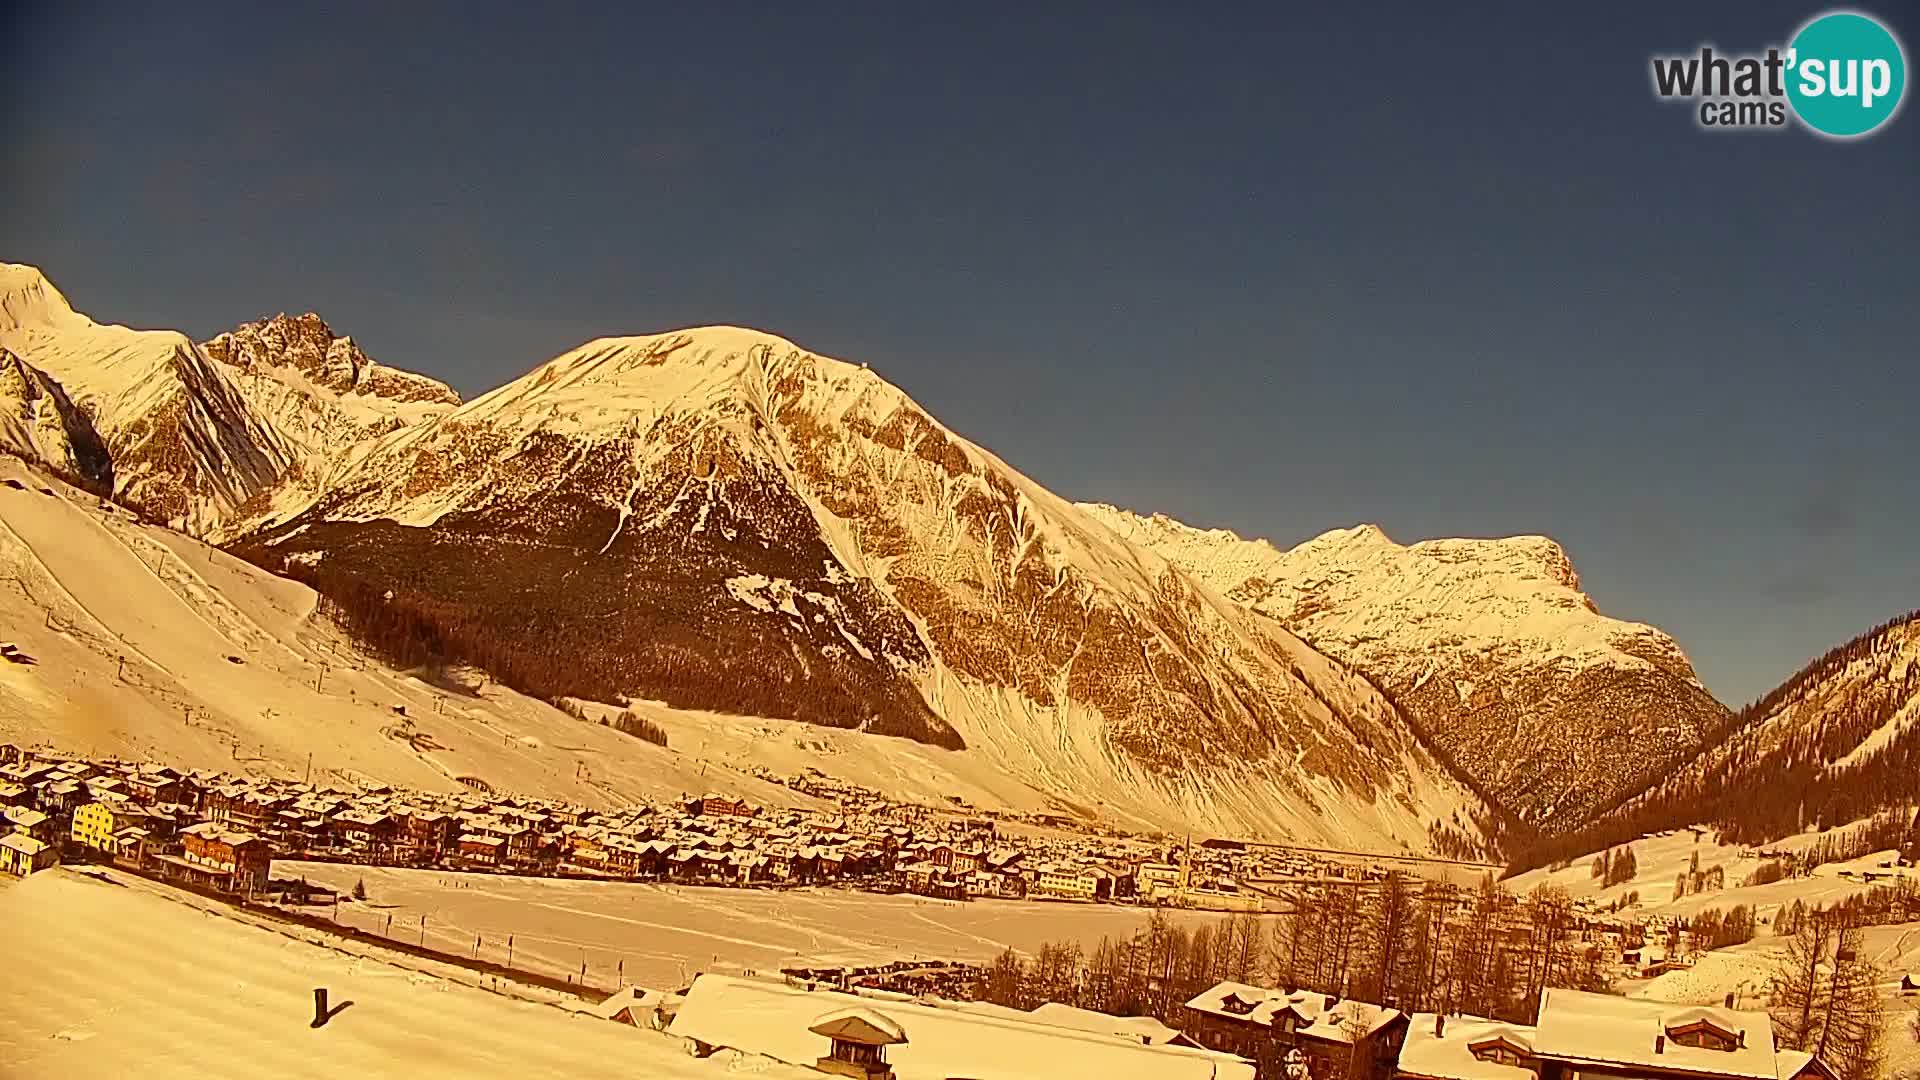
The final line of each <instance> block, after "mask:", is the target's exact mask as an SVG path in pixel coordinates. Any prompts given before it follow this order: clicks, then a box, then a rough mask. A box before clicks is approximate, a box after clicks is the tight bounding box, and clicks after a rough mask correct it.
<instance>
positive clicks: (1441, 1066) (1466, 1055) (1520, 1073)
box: [1399, 1013, 1534, 1080]
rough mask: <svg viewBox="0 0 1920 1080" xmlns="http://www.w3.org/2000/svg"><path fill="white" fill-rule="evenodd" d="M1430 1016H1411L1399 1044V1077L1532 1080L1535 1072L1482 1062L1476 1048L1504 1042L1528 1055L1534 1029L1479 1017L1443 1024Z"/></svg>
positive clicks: (1447, 1020)
mask: <svg viewBox="0 0 1920 1080" xmlns="http://www.w3.org/2000/svg"><path fill="white" fill-rule="evenodd" d="M1439 1019H1440V1018H1439V1017H1437V1016H1436V1015H1435V1014H1433V1013H1414V1014H1413V1015H1412V1017H1411V1019H1410V1021H1409V1023H1408V1025H1407V1038H1406V1041H1405V1042H1403V1043H1401V1044H1400V1065H1399V1075H1401V1076H1409V1077H1422V1078H1425V1080H1532V1078H1533V1076H1534V1073H1533V1071H1532V1070H1530V1069H1526V1068H1522V1067H1521V1066H1518V1065H1502V1064H1500V1063H1498V1062H1494V1061H1482V1060H1480V1059H1479V1058H1478V1057H1476V1056H1475V1054H1474V1048H1475V1047H1477V1046H1478V1047H1485V1046H1486V1045H1487V1044H1489V1043H1491V1042H1496V1041H1501V1042H1506V1043H1508V1044H1510V1045H1512V1046H1514V1047H1515V1048H1517V1049H1518V1050H1520V1051H1521V1052H1523V1053H1528V1052H1531V1050H1532V1047H1533V1038H1534V1029H1533V1028H1531V1027H1527V1026H1525V1025H1522V1024H1508V1023H1504V1022H1502V1021H1498V1020H1488V1019H1486V1018H1484V1017H1478V1016H1449V1017H1447V1018H1446V1022H1445V1024H1444V1025H1442V1024H1440V1023H1439Z"/></svg>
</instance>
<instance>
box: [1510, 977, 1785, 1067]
mask: <svg viewBox="0 0 1920 1080" xmlns="http://www.w3.org/2000/svg"><path fill="white" fill-rule="evenodd" d="M1702 1023H1711V1024H1712V1025H1713V1026H1714V1027H1716V1028H1718V1029H1720V1030H1722V1031H1727V1032H1730V1033H1732V1034H1733V1035H1734V1037H1735V1038H1736V1039H1739V1038H1741V1037H1742V1036H1743V1035H1744V1038H1745V1043H1744V1045H1741V1046H1738V1047H1736V1048H1734V1049H1732V1050H1715V1049H1707V1048H1702V1047H1696V1046H1683V1045H1681V1044H1680V1043H1677V1042H1675V1041H1674V1040H1673V1038H1672V1037H1671V1036H1670V1034H1669V1030H1670V1029H1674V1030H1679V1029H1686V1028H1689V1027H1691V1026H1693V1025H1698V1024H1702ZM1533 1048H1534V1052H1535V1053H1537V1054H1539V1055H1540V1056H1541V1057H1544V1058H1553V1059H1555V1060H1559V1061H1569V1062H1585V1063H1593V1064H1608V1065H1635V1066H1641V1067H1645V1068H1657V1069H1660V1070H1661V1071H1663V1072H1670V1073H1694V1074H1697V1075H1702V1076H1734V1077H1751V1078H1753V1080H1779V1074H1778V1072H1777V1071H1776V1068H1777V1066H1776V1064H1775V1062H1774V1056H1773V1021H1772V1020H1771V1019H1770V1018H1769V1017H1768V1016H1767V1014H1766V1013H1764V1012H1747V1011H1741V1010H1735V1009H1715V1008H1704V1007H1700V1006H1690V1007H1689V1006H1675V1005H1668V1004H1664V1003H1661V1002H1655V1001H1640V1000H1635V999H1631V998H1620V997H1613V996H1612V995H1609V994H1589V993H1584V992H1581V991H1578V990H1559V989H1548V990H1546V991H1545V992H1544V993H1542V994H1541V996H1540V1026H1539V1028H1538V1031H1537V1033H1536V1034H1535V1036H1534V1040H1533Z"/></svg>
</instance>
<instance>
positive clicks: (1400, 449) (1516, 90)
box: [0, 3, 1920, 703]
mask: <svg viewBox="0 0 1920 1080" xmlns="http://www.w3.org/2000/svg"><path fill="white" fill-rule="evenodd" d="M385 6H387V5H377V6H370V7H366V8H361V9H357V10H356V9H352V8H336V9H333V10H332V11H331V12H329V13H327V14H315V13H309V12H306V11H294V10H292V9H291V6H289V10H286V11H280V10H263V9H267V8H276V9H277V8H278V5H243V6H235V7H232V8H216V7H213V6H209V5H202V4H193V3H189V4H184V5H172V4H168V5H153V4H146V5H138V6H133V5H129V6H125V7H115V6H92V5H60V4H40V5H11V6H9V8H8V10H7V13H6V14H4V15H0V92H4V97H0V110H4V111H3V114H0V131H4V132H5V135H4V147H5V149H4V151H3V153H4V158H0V258H5V259H10V260H15V261H21V260H24V261H29V262H33V263H37V264H39V265H41V266H43V267H44V268H45V269H46V270H47V271H48V272H49V273H50V274H51V275H52V276H53V277H54V279H55V281H56V282H58V283H59V284H60V285H61V286H62V287H63V288H64V289H65V290H66V291H67V292H68V294H69V295H70V296H71V297H72V298H73V299H74V301H75V302H76V304H78V305H79V306H81V307H82V308H83V309H85V310H88V311H90V312H91V313H92V314H94V315H95V316H97V317H100V318H103V319H109V320H113V321H122V322H130V323H133V324H136V325H146V326H173V327H179V328H181V329H184V330H187V331H188V332H190V333H193V334H195V335H197V336H206V335H210V334H212V333H214V332H217V331H219V330H221V329H224V328H226V327H228V326H230V325H232V324H234V323H237V322H240V321H243V320H246V319H250V318H254V317H257V316H260V315H262V314H267V313H271V312H275V311H280V310H289V311H303V310H308V309H313V310H317V311H319V312H321V313H322V314H323V315H325V316H326V317H327V318H328V319H329V320H330V321H332V322H333V324H334V325H335V327H336V329H337V330H339V331H341V332H346V333H351V334H353V335H354V336H356V337H357V338H359V339H360V340H361V341H362V342H363V343H364V344H365V345H366V347H367V348H368V349H369V351H371V352H372V353H373V354H374V355H375V356H377V357H379V358H381V359H383V360H386V361H388V362H390V363H394V364H398V365H401V366H406V367H412V368H416V369H419V370H422V371H426V372H430V373H432V374H434V375H437V376H440V377H442V378H445V379H447V380H448V381H450V382H452V383H454V384H455V385H456V386H458V387H459V388H460V389H461V390H462V391H463V392H467V393H473V392H476V391H479V390H482V389H485V388H487V387H489V386H492V385H494V384H496V383H498V382H500V381H502V380H505V379H507V378H509V377H512V376H514V375H517V374H519V373H521V372H522V371H524V370H526V369H527V368H529V367H531V366H533V365H534V364H536V363H538V362H540V361H542V360H544V359H546V358H548V357H550V356H552V355H554V354H556V353H558V352H560V351H562V350H564V349H566V348H568V347H570V346H572V345H575V344H577V343H579V342H581V341H583V340H585V339H587V338H589V337H592V336H595V335H599V334H606V333H616V332H624V333H637V332H644V331H652V330H660V329H666V328H670V327H674V326H680V325H689V324H698V323H712V322H728V323H741V324H747V325H753V326H759V327H764V328H766V329H770V330H774V331H777V332H779V333H782V334H785V335H787V336H788V337H791V338H793V339H794V340H796V341H798V342H800V343H802V344H803V345H806V346H808V347H810V348H813V349H815V350H818V351H821V352H824V353H827V354H830V355H835V356H840V357H843V358H847V359H852V360H858V361H866V362H869V363H871V364H872V365H873V367H874V368H875V369H876V370H878V371H879V372H881V373H882V374H884V375H885V376H886V377H887V378H889V379H891V380H892V381H894V382H895V383H897V384H899V385H900V386H902V387H903V388H905V389H906V390H907V391H908V392H910V393H912V394H913V395H914V396H915V397H917V398H918V399H919V400H920V401H921V402H922V403H923V404H925V405H926V406H927V407H928V408H929V409H930V410H931V411H932V412H933V413H934V414H935V415H937V416H939V417H940V418H941V419H943V420H945V421H946V422H947V423H948V424H949V425H950V426H952V427H953V428H955V429H956V430H958V431H960V432H962V433H963V434H966V435H968V436H969V437H971V438H973V439H974V440H976V441H978V442H980V443H982V444H984V445H986V446H988V447H990V448H992V449H993V450H995V451H996V452H998V453H1000V454H1001V455H1002V456H1003V457H1005V458H1007V459H1008V460H1009V461H1011V462H1013V463H1014V464H1015V465H1016V466H1018V467H1019V468H1021V469H1023V470H1024V471H1026V472H1028V473H1029V474H1031V475H1032V476H1034V477H1035V478H1036V479H1038V480H1040V481H1041V482H1043V483H1045V484H1047V485H1049V486H1051V487H1053V488H1054V489H1056V490H1058V491H1060V492H1062V493H1063V494H1066V495H1068V496H1070V497H1074V498H1083V499H1104V500H1108V501H1112V502H1117V503H1120V504H1123V505H1126V506H1130V507H1133V508H1136V509H1142V510H1161V511H1165V512H1167V513H1170V514H1173V515H1175V516H1176V517H1180V518H1183V519H1185V520H1187V521H1190V522H1193V523H1196V524H1201V525H1226V526H1230V527H1232V528H1234V529H1236V530H1239V531H1240V532H1242V533H1245V534H1250V535H1260V536H1266V537H1270V538H1272V539H1274V540H1275V541H1276V542H1278V543H1281V544H1291V543H1294V542H1298V541H1300V540H1303V539H1305V538H1307V537H1310V536H1312V535H1314V534H1316V533H1318V532H1321V531H1323V530H1325V529H1328V528H1332V527H1335V526H1343V525H1348V524H1352V523H1355V522H1360V521H1372V522H1377V523H1379V524H1380V525H1381V526H1382V527H1384V528H1385V529H1386V530H1387V532H1388V533H1389V534H1390V535H1392V536H1393V537H1395V538H1396V539H1399V540H1402V541H1410V540H1415V539H1419V538H1423V537H1430V536H1450V535H1499V534H1509V533H1521V532H1544V533H1547V534H1550V535H1552V536H1554V537H1556V538H1557V539H1559V540H1560V541H1561V542H1562V543H1563V544H1565V545H1566V547H1567V548H1568V550H1569V551H1570V552H1571V553H1572V555H1573V557H1574V560H1575V563H1576V565H1577V566H1578V568H1579V570H1580V572H1581V573H1582V575H1583V577H1584V578H1585V582H1586V585H1587V587H1588V589H1589V591H1590V592H1591V593H1592V594H1593V595H1594V597H1595V599H1596V601H1597V602H1598V603H1599V605H1600V606H1601V608H1602V609H1603V610H1605V611H1607V612H1609V613H1612V614H1617V615H1620V616H1623V617H1628V618H1634V619H1642V620H1646V621H1649V622H1653V623H1655V624H1658V625H1660V626H1662V627H1664V628H1666V629H1667V630H1669V631H1671V632H1672V633H1674V634H1675V635H1676V636H1677V637H1678V638H1679V639H1680V641H1681V643H1682V644H1683V645H1684V646H1685V647H1686V648H1687V650H1688V651H1689V653H1690V654H1691V655H1692V656H1693V658H1694V660H1695V661H1696V664H1697V666H1698V667H1699V669H1700V672H1701V674H1702V677H1703V678H1704V679H1705V680H1706V682H1707V684H1708V686H1709V687H1710V688H1711V689H1713V690H1714V691H1715V692H1716V693H1718V694H1719V695H1720V696H1721V697H1722V698H1724V699H1726V700H1728V701H1730V702H1733V703H1738V702H1740V701H1743V700H1745V699H1748V698H1751V697H1753V696H1755V695H1757V694H1759V693H1760V692H1762V691H1763V690H1765V689H1766V688H1767V687H1769V686H1771V685H1772V684H1773V683H1774V682H1776V681H1778V680H1779V679H1780V678H1782V677H1784V676H1786V675H1787V674H1789V673H1790V672H1792V671H1793V670H1794V669H1796V668H1797V667H1798V666H1799V665H1800V664H1801V663H1803V662H1804V661H1806V660H1807V659H1809V658H1810V657H1811V656H1813V655H1814V654H1816V653H1818V652H1820V651H1822V650H1824V649H1826V648H1827V647H1829V646H1831V645H1834V644H1837V643H1838V642H1840V641H1842V640H1844V639H1846V638H1848V637H1850V636H1852V635H1853V634H1855V633H1856V632H1858V631H1860V630H1863V629H1865V628H1866V627H1867V626H1869V625H1871V624H1873V623H1875V622H1878V621H1880V620H1881V619H1883V618H1886V617H1888V616H1890V615H1893V614H1895V613H1897V612H1900V611H1903V610H1906V609H1909V608H1912V607H1915V606H1920V419H1917V418H1916V410H1915V406H1916V404H1917V403H1920V363H1917V361H1920V271H1917V270H1916V267H1915V256H1916V241H1920V224H1917V223H1916V213H1917V211H1916V207H1920V196H1917V195H1916V192H1920V112H1917V111H1916V109H1915V107H1914V106H1913V105H1912V103H1911V102H1909V103H1908V107H1907V108H1906V109H1905V111H1904V112H1903V114H1902V115H1901V116H1900V117H1899V118H1898V119H1896V120H1895V121H1894V122H1893V125H1892V127H1891V128H1890V129H1889V130H1887V131H1885V132H1883V133H1882V134H1880V135H1877V136H1875V137H1873V138H1871V139H1868V140H1866V141H1864V142H1859V143H1854V144H1846V145H1842V144H1834V143H1828V142H1823V141H1820V140H1817V139H1815V138H1813V137H1811V136H1808V135H1806V134H1803V133H1799V132H1792V133H1785V134H1747V135H1721V136H1718V137H1715V136H1711V135H1707V134H1703V133H1702V132H1700V131H1698V130H1696V128H1695V127H1694V125H1693V123H1692V121H1691V119H1690V115H1689V114H1688V112H1687V111H1686V110H1685V107H1684V106H1673V105H1662V104H1659V103H1656V102H1655V101H1654V100H1653V99H1652V96H1651V91H1650V89H1649V79H1648V75H1647V58H1648V56H1649V55H1650V54H1651V53H1654V52H1676V53H1677V52H1686V51H1690V50H1693V49H1695V48H1697V47H1698V46H1699V45H1700V44H1702V43H1706V42H1710V43H1712V44H1714V45H1716V46H1718V47H1721V48H1724V49H1728V50H1746V49H1758V48H1761V47H1764V46H1766V45H1768V44H1775V43H1781V42H1783V41H1784V40H1785V39H1786V37H1787V36H1788V35H1789V34H1790V33H1791V31H1792V30H1793V29H1794V28H1795V27H1796V26H1798V25H1799V24H1800V23H1801V22H1802V21H1803V20H1804V19H1806V18H1807V17H1808V16H1810V15H1812V14H1814V13H1815V12H1816V11H1817V10H1819V9H1818V8H1817V7H1815V6H1775V5H1773V4H1768V3H1730V4H1718V5H1708V4H1687V5H1651V4H1634V5H1614V4H1608V5H1594V6H1592V7H1591V8H1589V9H1588V10H1587V11H1586V12H1585V14H1581V13H1580V11H1579V10H1578V9H1575V8H1572V7H1568V6H1564V5H1555V4H1527V5H1516V6H1513V7H1507V8H1496V7H1491V6H1476V7H1475V8H1474V9H1473V13H1472V14H1471V16H1468V15H1466V14H1459V15H1456V14H1454V13H1453V12H1452V11H1451V10H1448V9H1450V8H1451V5H1430V4H1420V5H1411V4H1409V5H1405V6H1386V7H1364V6H1355V5H1324V7H1325V8H1328V9H1331V8H1334V7H1338V8H1339V9H1340V10H1338V11H1335V10H1309V9H1306V8H1305V6H1304V5H1303V6H1301V9H1299V10H1279V6H1278V5H1265V4H1262V5H1250V6H1248V7H1247V8H1245V9H1242V10H1235V9H1233V8H1230V7H1227V6H1224V5H1218V6H1211V7H1208V8H1206V9H1205V10H1204V11H1203V12H1201V13H1197V14H1195V13H1188V14H1179V13H1175V12H1173V11H1172V10H1171V9H1172V7H1173V5H1167V10H1163V11H1153V10H1147V9H1126V8H1121V7H1118V6H1113V7H1109V6H1106V5H1098V6H1096V5H1092V4H1080V5H1061V6H1059V7H1058V8H1056V9H1055V10H1057V11H1059V12H1062V13H1063V14H1047V13H1045V12H1035V11H1033V10H1031V8H1032V7H1034V5H1008V6H1005V7H1002V8H998V9H997V10H996V9H992V8H990V7H989V6H987V5H978V4H968V5H959V4H949V5H942V6H935V5H921V4H906V5H901V4H852V3H834V4H821V5H814V4H804V5H802V4H794V5H764V4H752V5H748V4H741V5H725V4H709V5H693V4H675V5H662V6H658V7H644V6H637V5H636V6H625V7H622V8H621V9H620V10H619V11H618V12H617V13H607V14H598V13H589V9H588V7H587V6H585V5H564V4H563V5H557V6H558V7H560V8H561V9H562V10H561V11H560V12H559V13H557V14H547V13H541V12H539V11H538V8H539V5H528V4H524V3H522V4H512V5H506V4H500V5H471V6H469V5H461V6H456V7H447V8H443V9H434V8H430V7H428V6H426V5H417V4H402V5H392V6H394V7H399V8H404V9H406V10H405V11H404V12H403V13H400V14H394V13H391V12H387V11H383V10H382V8H383V7H385ZM776 8H783V9H784V10H774V9H776ZM1669 8H1670V9H1671V10H1669ZM1868 10H1869V11H1872V12H1874V13H1876V14H1879V15H1881V16H1883V17H1885V18H1886V19H1887V20H1888V21H1890V22H1891V23H1892V24H1893V25H1894V27H1895V29H1896V31H1897V32H1899V33H1900V34H1901V35H1902V37H1903V38H1904V39H1905V41H1906V43H1907V49H1908V53H1909V56H1910V58H1911V57H1913V56H1914V55H1915V54H1916V53H1917V52H1920V49H1916V45H1917V44H1920V17H1917V16H1916V12H1915V9H1914V7H1913V6H1912V5H1911V4H1900V5H1881V6H1879V7H1873V6H1871V5H1870V6H1869V8H1868ZM1069 11H1079V12H1082V13H1084V15H1083V17H1073V16H1071V15H1069V14H1065V13H1066V12H1069ZM1913 93H1914V92H1912V91H1910V93H1909V96H1913Z"/></svg>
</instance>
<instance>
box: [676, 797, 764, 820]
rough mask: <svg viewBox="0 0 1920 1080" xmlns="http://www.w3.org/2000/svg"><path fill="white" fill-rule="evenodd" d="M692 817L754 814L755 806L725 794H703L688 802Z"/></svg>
mask: <svg viewBox="0 0 1920 1080" xmlns="http://www.w3.org/2000/svg"><path fill="white" fill-rule="evenodd" d="M687 814H688V816H690V817H739V818H746V817H752V816H753V807H752V806H750V805H748V804H747V803H746V801H745V800H742V799H729V798H727V797H726V796H725V795H702V796H700V797H699V798H697V799H693V800H690V801H689V802H688V803H687Z"/></svg>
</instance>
